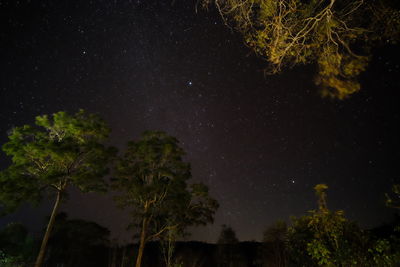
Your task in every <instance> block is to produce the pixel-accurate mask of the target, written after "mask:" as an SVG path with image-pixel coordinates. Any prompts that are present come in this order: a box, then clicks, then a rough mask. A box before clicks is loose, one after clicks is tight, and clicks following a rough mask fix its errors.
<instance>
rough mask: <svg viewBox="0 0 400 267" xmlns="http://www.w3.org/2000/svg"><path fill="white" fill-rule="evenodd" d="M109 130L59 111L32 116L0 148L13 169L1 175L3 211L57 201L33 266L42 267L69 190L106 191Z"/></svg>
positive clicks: (86, 116)
mask: <svg viewBox="0 0 400 267" xmlns="http://www.w3.org/2000/svg"><path fill="white" fill-rule="evenodd" d="M109 132H110V130H109V128H108V127H107V126H106V124H105V122H104V121H103V120H101V119H100V118H99V117H98V116H96V115H93V114H87V113H86V112H85V111H83V110H80V111H79V112H77V113H76V114H74V115H70V114H68V113H66V112H57V113H55V114H53V115H52V116H48V115H43V116H38V117H36V121H35V125H24V126H21V127H16V128H14V129H12V130H11V132H10V134H9V136H8V138H9V141H8V142H7V143H5V144H4V145H3V150H4V152H5V153H6V154H7V155H8V156H10V157H11V161H12V163H11V165H10V166H9V167H8V168H7V169H5V170H3V171H2V172H1V173H0V188H1V189H2V190H1V191H0V205H1V207H2V209H3V212H10V211H13V210H15V209H16V208H17V207H18V206H19V205H20V204H21V203H23V202H26V201H32V202H38V201H39V200H40V199H41V198H42V197H43V195H44V194H47V193H50V194H51V193H53V194H54V193H55V194H56V201H55V204H54V207H53V212H52V214H51V216H50V220H49V224H48V228H47V231H46V233H45V236H44V238H43V242H42V247H41V249H40V252H39V256H38V260H37V263H36V266H37V267H38V266H41V264H42V261H43V257H44V253H45V248H46V244H47V240H48V238H49V235H50V232H51V229H52V226H53V223H54V219H55V215H56V213H57V210H58V208H59V205H60V203H61V201H62V200H63V199H64V198H65V196H66V194H67V192H66V189H67V187H68V186H75V187H77V188H79V189H80V190H81V191H84V192H88V191H104V190H106V184H105V182H104V180H103V177H104V176H105V175H106V174H107V173H108V166H109V164H108V163H109V160H110V157H111V156H112V155H113V154H114V153H115V151H114V149H112V148H108V147H106V146H105V145H104V141H105V140H106V138H107V137H108V134H109Z"/></svg>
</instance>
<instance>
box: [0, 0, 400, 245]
mask: <svg viewBox="0 0 400 267" xmlns="http://www.w3.org/2000/svg"><path fill="white" fill-rule="evenodd" d="M196 2H197V1H196V0H193V1H192V0H175V1H172V0H164V1H161V0H160V1H157V0H136V1H128V0H125V1H123V0H113V1H110V0H98V1H94V0H93V1H72V0H71V1H66V0H62V1H50V0H43V1H40V2H38V1H28V0H25V1H0V12H1V14H0V22H1V25H3V26H4V25H5V26H6V27H3V30H2V31H1V32H0V40H1V49H0V53H1V61H0V68H1V71H0V73H1V79H0V143H1V144H3V143H4V142H6V140H7V131H9V129H11V128H12V127H13V126H19V125H22V124H31V123H33V120H34V117H35V116H37V115H41V114H49V113H54V112H57V111H60V110H65V111H68V112H76V111H77V110H78V109H79V108H84V109H86V110H87V111H89V112H95V113H99V114H100V115H101V116H102V117H103V118H104V119H105V120H106V121H107V122H108V123H109V125H110V126H111V128H112V130H113V132H112V136H111V141H110V143H111V144H112V145H114V146H117V147H119V148H121V149H123V147H124V145H125V143H126V142H127V141H128V140H132V139H137V138H138V137H139V136H140V134H141V133H142V132H143V131H145V130H163V131H166V132H167V133H169V134H170V135H173V136H175V137H177V138H178V139H179V140H180V142H181V146H182V147H183V148H184V149H185V151H186V152H187V157H186V160H188V161H189V162H190V163H191V165H192V173H193V181H195V182H199V181H200V182H204V183H206V184H207V185H208V186H209V187H210V192H211V194H212V195H213V196H214V197H215V198H216V199H217V200H218V201H219V203H220V209H219V211H218V212H217V214H216V219H215V223H214V224H213V225H209V226H207V227H200V228H196V229H192V236H191V237H190V238H189V239H195V240H202V241H207V242H215V241H216V239H217V236H218V233H219V231H220V229H221V224H228V225H231V226H232V227H233V229H234V230H235V231H236V233H237V236H238V238H239V239H240V240H260V239H261V237H262V232H263V230H264V229H265V228H266V227H267V226H268V225H271V224H272V223H273V222H275V221H276V220H279V219H280V220H286V221H289V217H290V216H291V215H296V216H299V215H303V214H305V213H306V212H307V211H308V210H311V209H313V208H315V207H316V201H315V197H314V193H313V186H314V185H315V184H317V183H326V184H328V186H329V191H328V205H329V207H330V208H332V209H343V210H344V211H345V214H346V216H347V217H348V218H350V219H352V220H357V221H358V222H359V223H360V224H361V226H363V227H366V228H369V227H374V226H377V225H379V224H381V223H383V222H385V221H388V220H390V219H391V218H392V216H393V210H391V209H389V208H386V207H385V205H384V200H385V197H384V193H385V192H388V191H389V190H390V187H391V185H392V184H393V183H394V182H400V181H399V180H400V177H399V170H398V166H397V164H398V159H399V158H400V157H399V156H400V155H399V154H400V153H399V149H400V146H399V139H398V136H400V132H399V130H398V129H397V126H398V125H399V122H400V117H399V115H400V108H399V106H398V99H399V96H400V93H399V89H400V79H399V74H400V68H399V64H400V63H399V62H400V55H399V54H398V52H397V51H398V49H399V47H398V46H397V47H396V46H390V45H386V46H384V47H382V48H380V49H376V50H374V57H373V58H372V61H371V65H370V67H369V69H368V71H367V72H366V73H365V74H363V75H362V77H361V83H362V87H363V88H362V91H361V92H360V93H358V94H356V95H354V96H353V97H351V98H350V99H347V100H344V101H337V100H331V99H323V98H321V97H320V96H319V94H318V89H317V88H316V87H315V86H314V84H313V82H312V78H313V73H314V71H315V67H314V66H312V65H310V66H300V67H296V68H294V69H290V70H286V71H284V72H283V73H282V74H279V75H275V76H265V75H264V73H263V68H264V67H265V66H266V62H265V61H263V59H261V58H259V57H257V56H255V55H254V54H253V53H252V52H251V51H250V49H249V48H248V47H246V46H245V45H244V44H243V41H242V39H241V37H240V35H238V34H237V33H235V32H233V31H232V30H230V29H229V28H227V27H226V26H225V25H223V23H222V21H221V18H220V17H219V16H218V14H216V12H215V11H213V10H210V11H208V12H206V11H204V10H198V11H197V12H196V9H195V7H196ZM8 164H9V160H8V159H7V158H6V157H5V156H4V154H2V155H1V156H0V167H1V168H5V167H7V165H8ZM51 204H52V200H51V199H45V200H44V201H43V203H42V204H41V205H40V206H39V207H37V208H32V207H31V206H29V205H24V206H23V207H21V209H20V210H19V211H18V212H17V213H15V214H13V215H9V216H7V217H5V218H1V219H0V226H1V225H4V224H6V223H8V222H10V221H20V222H23V223H25V224H26V225H27V226H28V227H29V229H30V230H32V231H34V232H35V231H36V232H38V231H40V229H41V227H42V224H43V223H44V217H45V216H46V215H48V214H49V213H50V208H51ZM62 209H63V210H64V211H66V212H68V213H69V214H70V217H72V218H83V219H87V220H94V221H96V222H97V223H99V224H101V225H103V226H105V227H108V228H109V229H111V231H112V235H113V237H115V238H118V239H120V240H123V241H130V240H131V233H130V232H126V230H125V226H126V225H127V224H128V221H129V217H128V216H127V214H126V213H125V212H124V211H121V210H118V209H116V208H115V206H114V203H113V202H112V197H111V195H110V194H108V195H97V194H87V195H82V194H80V193H79V192H77V191H75V190H73V189H72V190H71V194H70V199H69V200H68V201H67V202H66V203H64V205H63V207H62Z"/></svg>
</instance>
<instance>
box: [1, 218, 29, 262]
mask: <svg viewBox="0 0 400 267" xmlns="http://www.w3.org/2000/svg"><path fill="white" fill-rule="evenodd" d="M35 250H36V242H35V240H34V239H33V237H32V236H31V235H29V234H28V231H27V230H26V228H25V227H24V226H23V225H22V224H19V223H10V224H8V225H7V226H6V227H4V229H2V230H1V231H0V266H2V267H8V266H10V267H17V266H28V265H29V264H30V262H32V260H33V259H34V253H35Z"/></svg>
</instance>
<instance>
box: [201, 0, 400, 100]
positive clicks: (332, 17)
mask: <svg viewBox="0 0 400 267" xmlns="http://www.w3.org/2000/svg"><path fill="white" fill-rule="evenodd" d="M202 2H203V4H204V5H205V6H207V5H208V4H210V3H211V2H213V3H215V5H216V7H217V9H218V11H219V12H220V14H221V16H222V18H223V19H224V21H225V23H226V24H227V25H233V26H234V27H235V28H236V29H237V30H239V31H240V32H241V33H242V35H243V37H244V40H245V43H246V44H247V45H248V46H249V47H251V48H252V49H253V50H254V51H255V52H256V53H257V54H258V55H260V56H262V57H263V58H265V59H266V60H267V61H268V62H269V63H270V64H269V66H268V68H267V69H266V73H268V74H275V73H279V72H280V71H281V70H282V69H283V68H285V67H292V66H295V65H298V64H308V63H316V64H317V67H318V71H317V74H316V78H315V82H316V84H317V85H319V86H320V88H321V93H322V95H323V96H329V97H333V98H339V99H344V98H346V97H348V96H349V95H351V94H353V93H355V92H357V91H358V90H360V84H359V82H358V80H357V79H358V76H359V75H360V73H361V72H363V71H365V69H366V67H367V65H368V58H369V56H368V50H367V49H358V50H359V51H358V53H361V54H362V55H358V54H357V53H355V52H354V51H353V50H354V49H353V47H354V46H355V44H356V43H357V47H358V48H362V47H363V46H362V45H360V44H365V43H367V42H368V41H369V40H378V39H381V38H386V37H382V36H378V34H375V35H374V29H378V28H382V25H386V24H387V23H394V26H393V25H392V26H391V27H392V28H393V27H396V26H398V25H400V19H399V17H400V16H399V12H398V11H396V10H394V9H392V8H390V7H387V6H382V8H378V9H374V8H372V7H371V5H370V3H369V2H368V3H367V1H365V0H309V1H304V0H202ZM367 11H368V12H369V13H370V14H371V16H373V17H374V18H375V20H376V19H379V18H382V17H384V14H385V12H386V13H388V14H390V16H389V18H385V21H384V22H383V23H382V22H374V23H372V22H367V23H366V22H365V21H363V20H360V18H362V17H365V14H366V13H365V12H367ZM372 21H374V19H372ZM396 23H397V24H396ZM393 32H394V31H393V30H392V31H389V32H388V33H387V34H393Z"/></svg>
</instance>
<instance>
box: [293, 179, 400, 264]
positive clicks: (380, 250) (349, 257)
mask: <svg viewBox="0 0 400 267" xmlns="http://www.w3.org/2000/svg"><path fill="white" fill-rule="evenodd" d="M327 188H328V187H327V186H326V185H324V184H319V185H316V186H315V188H314V189H315V191H316V195H317V198H318V210H312V211H310V215H306V216H302V217H299V218H293V219H292V226H291V227H289V229H288V236H287V240H288V243H287V246H288V251H289V255H290V259H291V261H292V262H293V263H294V264H296V266H297V265H299V266H371V267H373V266H388V267H389V266H396V263H397V262H399V259H400V254H399V253H398V250H397V247H396V245H397V244H395V243H394V240H387V239H377V238H375V237H374V236H372V235H371V234H370V233H368V232H367V231H363V230H361V229H360V228H359V226H358V225H357V224H356V223H354V222H351V221H349V220H347V219H346V218H345V216H344V212H343V211H341V210H339V211H331V210H329V209H328V206H327V201H326V190H327ZM391 242H392V243H391Z"/></svg>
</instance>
